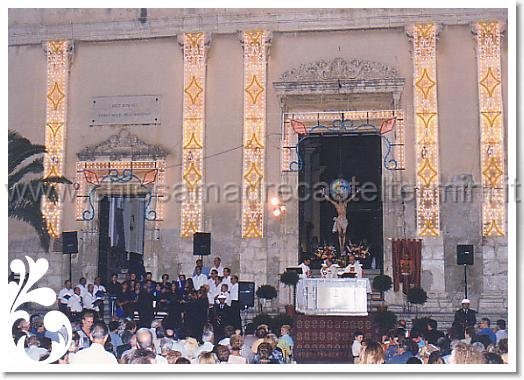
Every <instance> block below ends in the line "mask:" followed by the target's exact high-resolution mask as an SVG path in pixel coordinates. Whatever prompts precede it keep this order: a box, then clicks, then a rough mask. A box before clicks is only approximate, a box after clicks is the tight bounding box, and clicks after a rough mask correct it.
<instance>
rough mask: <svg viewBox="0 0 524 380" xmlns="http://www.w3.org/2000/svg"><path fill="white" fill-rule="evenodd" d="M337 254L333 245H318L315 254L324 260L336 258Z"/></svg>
mask: <svg viewBox="0 0 524 380" xmlns="http://www.w3.org/2000/svg"><path fill="white" fill-rule="evenodd" d="M335 254H336V251H335V247H333V246H332V245H326V246H323V247H318V249H317V251H316V252H315V256H317V257H318V258H320V259H322V260H327V259H329V260H333V259H334V258H335Z"/></svg>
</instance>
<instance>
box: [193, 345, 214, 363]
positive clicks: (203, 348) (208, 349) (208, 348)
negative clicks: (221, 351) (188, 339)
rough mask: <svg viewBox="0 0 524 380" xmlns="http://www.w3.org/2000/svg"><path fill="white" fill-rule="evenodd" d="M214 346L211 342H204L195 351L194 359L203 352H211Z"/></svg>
mask: <svg viewBox="0 0 524 380" xmlns="http://www.w3.org/2000/svg"><path fill="white" fill-rule="evenodd" d="M214 347H215V346H214V345H213V343H211V342H204V344H202V345H201V346H200V347H198V348H197V350H196V351H195V358H196V359H198V355H200V354H201V353H203V352H211V351H213V348H214Z"/></svg>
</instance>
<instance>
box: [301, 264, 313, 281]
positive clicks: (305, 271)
mask: <svg viewBox="0 0 524 380" xmlns="http://www.w3.org/2000/svg"><path fill="white" fill-rule="evenodd" d="M299 267H300V268H302V273H301V274H300V278H307V274H308V272H309V271H310V270H311V269H310V268H309V266H308V265H306V264H304V263H301V264H300V265H299Z"/></svg>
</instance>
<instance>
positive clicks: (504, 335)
mask: <svg viewBox="0 0 524 380" xmlns="http://www.w3.org/2000/svg"><path fill="white" fill-rule="evenodd" d="M495 335H496V336H497V344H499V342H500V340H501V339H504V338H507V337H508V332H507V331H506V330H499V331H497V332H496V333H495Z"/></svg>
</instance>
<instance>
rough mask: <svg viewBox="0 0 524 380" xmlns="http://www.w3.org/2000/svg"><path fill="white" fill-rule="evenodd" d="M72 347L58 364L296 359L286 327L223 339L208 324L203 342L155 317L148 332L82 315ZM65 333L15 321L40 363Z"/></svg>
mask: <svg viewBox="0 0 524 380" xmlns="http://www.w3.org/2000/svg"><path fill="white" fill-rule="evenodd" d="M73 330H74V332H73V336H72V344H71V345H70V346H69V349H68V352H67V353H65V354H64V355H63V356H62V357H61V358H60V359H58V360H57V361H56V362H55V363H54V364H70V363H71V364H117V363H120V364H195V363H196V364H215V363H227V364H286V363H291V362H292V360H293V346H294V343H293V339H292V338H291V336H290V331H291V326H289V325H283V326H281V328H280V331H279V335H280V336H277V335H276V334H274V333H273V332H272V331H271V330H270V328H269V327H268V326H267V325H259V326H255V325H254V324H252V323H250V324H248V325H246V326H245V329H244V330H242V329H237V328H235V327H233V326H232V325H227V326H225V328H224V334H223V337H222V339H218V338H217V336H216V335H215V330H214V327H213V325H212V324H211V323H207V322H206V324H205V325H204V328H203V332H202V336H201V337H200V340H198V339H195V338H193V337H191V336H188V335H182V336H181V335H178V334H177V332H176V330H174V329H172V328H168V327H167V328H166V327H164V326H163V323H162V320H159V319H155V320H153V321H152V324H151V326H150V327H149V328H146V327H139V326H138V325H137V323H136V322H135V321H133V320H129V319H119V318H118V317H116V316H115V317H114V318H113V320H111V321H110V322H109V323H107V324H106V323H105V322H104V321H103V320H101V319H96V316H95V314H94V313H93V312H92V311H89V310H86V311H84V312H83V314H82V316H81V318H80V320H79V321H78V322H73ZM63 333H64V332H63V331H59V332H50V331H46V330H45V328H44V326H43V320H42V318H41V317H40V316H39V315H35V316H32V317H31V320H30V321H25V320H23V319H21V320H19V321H17V323H16V324H15V326H14V328H13V337H14V339H15V342H17V341H18V339H20V338H22V337H25V345H26V353H27V355H28V356H29V357H30V358H31V359H33V360H36V361H41V360H45V359H47V357H49V355H50V352H51V344H52V341H53V340H56V341H58V334H63Z"/></svg>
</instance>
